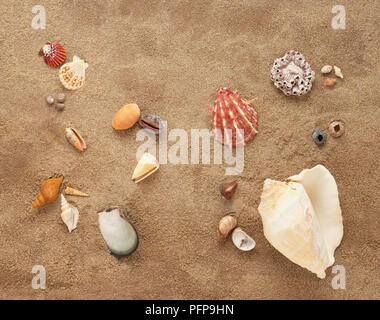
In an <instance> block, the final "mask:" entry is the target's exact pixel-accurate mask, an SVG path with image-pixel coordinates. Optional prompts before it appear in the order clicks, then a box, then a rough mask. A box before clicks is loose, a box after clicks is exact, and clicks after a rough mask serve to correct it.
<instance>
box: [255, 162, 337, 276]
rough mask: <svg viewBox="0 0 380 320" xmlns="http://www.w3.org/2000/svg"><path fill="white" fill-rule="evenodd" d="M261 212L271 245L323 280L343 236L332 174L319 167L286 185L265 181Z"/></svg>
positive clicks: (291, 179)
mask: <svg viewBox="0 0 380 320" xmlns="http://www.w3.org/2000/svg"><path fill="white" fill-rule="evenodd" d="M258 209H259V213H260V215H261V218H262V221H263V227H264V235H265V237H266V238H267V239H268V241H269V242H270V244H271V245H272V246H273V247H275V248H276V249H277V250H278V251H280V252H281V253H282V254H283V255H284V256H286V257H287V258H288V259H289V260H291V261H292V262H294V263H296V264H298V265H300V266H301V267H304V268H306V269H308V270H310V271H312V272H314V273H315V274H317V276H318V277H319V278H324V277H325V276H326V273H325V269H326V268H328V267H329V266H331V265H333V264H334V261H335V259H334V251H335V249H336V248H337V247H338V246H339V244H340V242H341V240H342V237H343V222H342V213H341V209H340V205H339V197H338V188H337V185H336V183H335V180H334V177H333V176H332V175H331V173H330V172H329V171H328V170H327V169H326V168H325V167H324V166H322V165H317V166H315V167H314V168H312V169H306V170H303V171H302V172H301V173H300V174H298V175H295V176H292V177H289V178H288V179H287V180H286V182H281V181H274V180H271V179H266V180H265V181H264V188H263V193H262V195H261V202H260V205H259V208H258Z"/></svg>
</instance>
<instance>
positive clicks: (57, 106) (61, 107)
mask: <svg viewBox="0 0 380 320" xmlns="http://www.w3.org/2000/svg"><path fill="white" fill-rule="evenodd" d="M55 108H56V109H57V110H58V111H63V109H64V108H65V105H64V104H63V103H57V105H56V106H55Z"/></svg>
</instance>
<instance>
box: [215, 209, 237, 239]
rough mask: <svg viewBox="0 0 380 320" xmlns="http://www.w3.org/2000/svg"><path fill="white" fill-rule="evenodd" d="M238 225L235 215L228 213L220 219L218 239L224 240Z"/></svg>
mask: <svg viewBox="0 0 380 320" xmlns="http://www.w3.org/2000/svg"><path fill="white" fill-rule="evenodd" d="M236 226H237V219H236V217H234V216H231V215H228V216H225V217H223V218H222V219H220V221H219V225H218V234H217V236H218V241H224V240H226V238H227V237H228V235H229V234H230V233H231V231H232V230H233V229H235V227H236Z"/></svg>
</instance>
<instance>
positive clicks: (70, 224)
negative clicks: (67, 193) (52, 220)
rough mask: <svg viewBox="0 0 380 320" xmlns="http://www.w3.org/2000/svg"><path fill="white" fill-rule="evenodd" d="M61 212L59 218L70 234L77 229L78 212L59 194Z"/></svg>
mask: <svg viewBox="0 0 380 320" xmlns="http://www.w3.org/2000/svg"><path fill="white" fill-rule="evenodd" d="M61 211H62V213H61V218H62V220H63V222H64V223H65V224H66V226H67V229H69V232H70V233H71V231H73V230H74V229H75V228H76V227H77V224H78V220H79V211H78V209H77V208H75V207H74V206H72V205H71V204H69V203H68V202H67V200H66V199H65V197H64V196H63V194H61Z"/></svg>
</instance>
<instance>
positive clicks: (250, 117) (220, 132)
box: [211, 88, 258, 147]
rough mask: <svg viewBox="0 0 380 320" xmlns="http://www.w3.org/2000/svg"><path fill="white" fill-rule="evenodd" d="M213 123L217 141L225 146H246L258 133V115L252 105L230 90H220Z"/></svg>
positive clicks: (215, 104)
mask: <svg viewBox="0 0 380 320" xmlns="http://www.w3.org/2000/svg"><path fill="white" fill-rule="evenodd" d="M211 121H212V128H213V131H214V137H215V139H216V140H217V141H219V142H220V143H222V144H224V145H229V146H231V145H232V146H233V147H236V146H242V145H245V144H246V143H247V142H248V141H250V140H252V139H253V138H254V136H255V135H256V134H257V133H258V115H257V112H256V111H255V109H254V108H253V106H252V104H251V103H250V102H248V101H247V100H245V99H243V98H242V97H241V96H240V94H239V93H237V92H236V91H232V90H231V89H229V88H222V89H219V90H218V95H217V98H216V100H215V102H214V108H213V109H212V120H211ZM243 130H244V131H243Z"/></svg>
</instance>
